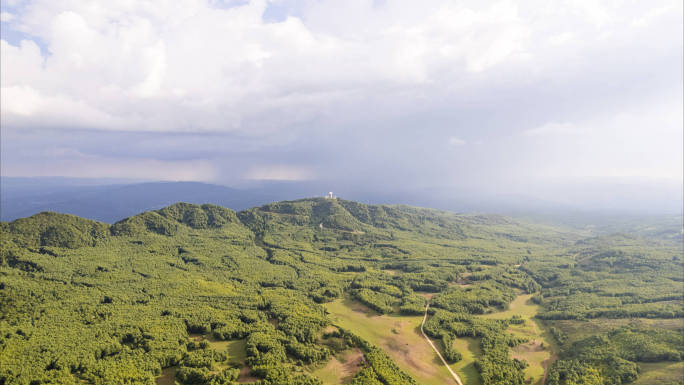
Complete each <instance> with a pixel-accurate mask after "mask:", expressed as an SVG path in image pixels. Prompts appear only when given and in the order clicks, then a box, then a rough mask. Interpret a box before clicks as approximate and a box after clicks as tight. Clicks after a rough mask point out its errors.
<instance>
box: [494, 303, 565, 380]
mask: <svg viewBox="0 0 684 385" xmlns="http://www.w3.org/2000/svg"><path fill="white" fill-rule="evenodd" d="M531 298H532V294H525V295H519V296H518V297H516V298H515V299H514V300H513V301H512V302H511V304H510V306H509V308H508V309H507V310H504V311H500V312H495V313H490V314H485V315H483V316H482V317H484V318H496V319H505V318H510V317H512V316H514V315H519V316H521V317H522V318H523V319H524V320H525V323H524V324H522V325H511V326H509V328H508V332H510V333H512V334H514V335H516V336H520V337H525V338H527V339H529V341H528V342H526V343H524V344H521V345H518V346H516V347H515V348H512V349H511V353H512V356H513V358H517V359H519V360H525V361H527V362H528V363H529V364H530V366H529V367H528V368H527V369H525V375H526V378H527V379H528V380H529V381H530V383H532V384H542V383H543V380H544V373H545V372H546V370H547V368H549V367H550V365H551V364H552V363H553V361H555V359H556V354H555V351H556V350H557V349H556V348H555V346H554V345H553V337H552V336H551V335H550V334H549V333H548V331H546V330H545V329H544V328H543V327H542V325H541V322H540V321H538V320H536V319H534V318H533V317H534V316H535V314H537V312H538V311H539V305H536V304H534V303H533V302H532V300H531Z"/></svg>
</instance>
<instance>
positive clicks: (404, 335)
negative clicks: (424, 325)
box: [325, 299, 455, 385]
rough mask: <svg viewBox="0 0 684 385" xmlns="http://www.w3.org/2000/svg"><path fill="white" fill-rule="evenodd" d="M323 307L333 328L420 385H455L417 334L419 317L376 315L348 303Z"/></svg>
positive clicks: (335, 303) (364, 308) (349, 301)
mask: <svg viewBox="0 0 684 385" xmlns="http://www.w3.org/2000/svg"><path fill="white" fill-rule="evenodd" d="M325 307H326V308H327V309H328V312H329V313H330V318H331V319H332V320H333V322H334V323H335V324H336V325H339V326H340V327H342V328H345V329H348V330H351V331H352V332H354V333H355V334H357V335H359V336H360V337H361V338H363V339H365V340H367V341H369V342H370V343H372V344H374V345H376V346H378V347H380V348H382V349H384V350H385V352H386V353H387V354H388V355H389V356H390V357H391V358H392V359H393V360H394V362H396V363H397V365H399V367H401V368H402V369H403V370H405V371H406V372H407V373H408V374H409V375H411V376H412V377H413V378H415V379H416V380H417V381H418V383H420V384H421V385H447V384H455V381H454V379H453V377H451V375H450V374H449V371H448V370H447V369H446V368H445V367H444V365H443V364H442V362H441V361H440V360H439V358H438V357H437V355H436V354H435V352H434V351H433V350H432V348H431V347H430V345H429V344H428V343H427V342H426V341H425V339H424V338H423V337H422V335H421V334H420V323H421V322H422V320H423V317H422V316H398V315H378V314H377V313H375V312H373V311H371V310H370V309H368V308H367V307H365V306H363V305H361V304H359V303H357V302H355V301H352V300H349V299H346V300H337V301H334V302H330V303H327V304H326V305H325Z"/></svg>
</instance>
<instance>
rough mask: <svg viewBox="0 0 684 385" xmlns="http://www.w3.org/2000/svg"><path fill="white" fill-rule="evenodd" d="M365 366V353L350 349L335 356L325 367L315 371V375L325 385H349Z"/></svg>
mask: <svg viewBox="0 0 684 385" xmlns="http://www.w3.org/2000/svg"><path fill="white" fill-rule="evenodd" d="M363 364H364V359H363V352H362V351H361V350H360V349H358V348H354V349H348V350H345V351H343V352H340V353H338V354H336V355H335V356H333V357H332V358H331V359H330V361H328V362H327V363H326V364H325V366H323V367H321V368H318V369H315V370H313V374H314V376H316V377H318V378H319V379H320V380H321V381H323V383H324V384H325V385H337V384H348V383H349V382H350V381H351V379H352V378H353V377H354V374H356V372H358V371H359V369H361V368H362V367H363Z"/></svg>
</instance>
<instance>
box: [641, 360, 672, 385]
mask: <svg viewBox="0 0 684 385" xmlns="http://www.w3.org/2000/svg"><path fill="white" fill-rule="evenodd" d="M639 369H640V370H641V373H639V378H638V379H637V380H636V381H634V385H647V384H680V383H681V381H682V378H684V362H657V363H640V364H639Z"/></svg>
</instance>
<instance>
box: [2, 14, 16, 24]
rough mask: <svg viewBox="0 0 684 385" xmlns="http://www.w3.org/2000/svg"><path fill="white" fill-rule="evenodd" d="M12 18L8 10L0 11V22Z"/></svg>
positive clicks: (5, 21) (8, 20)
mask: <svg viewBox="0 0 684 385" xmlns="http://www.w3.org/2000/svg"><path fill="white" fill-rule="evenodd" d="M13 19H14V15H13V14H11V13H9V12H5V11H3V12H0V22H2V23H7V22H10V21H12V20H13Z"/></svg>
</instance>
